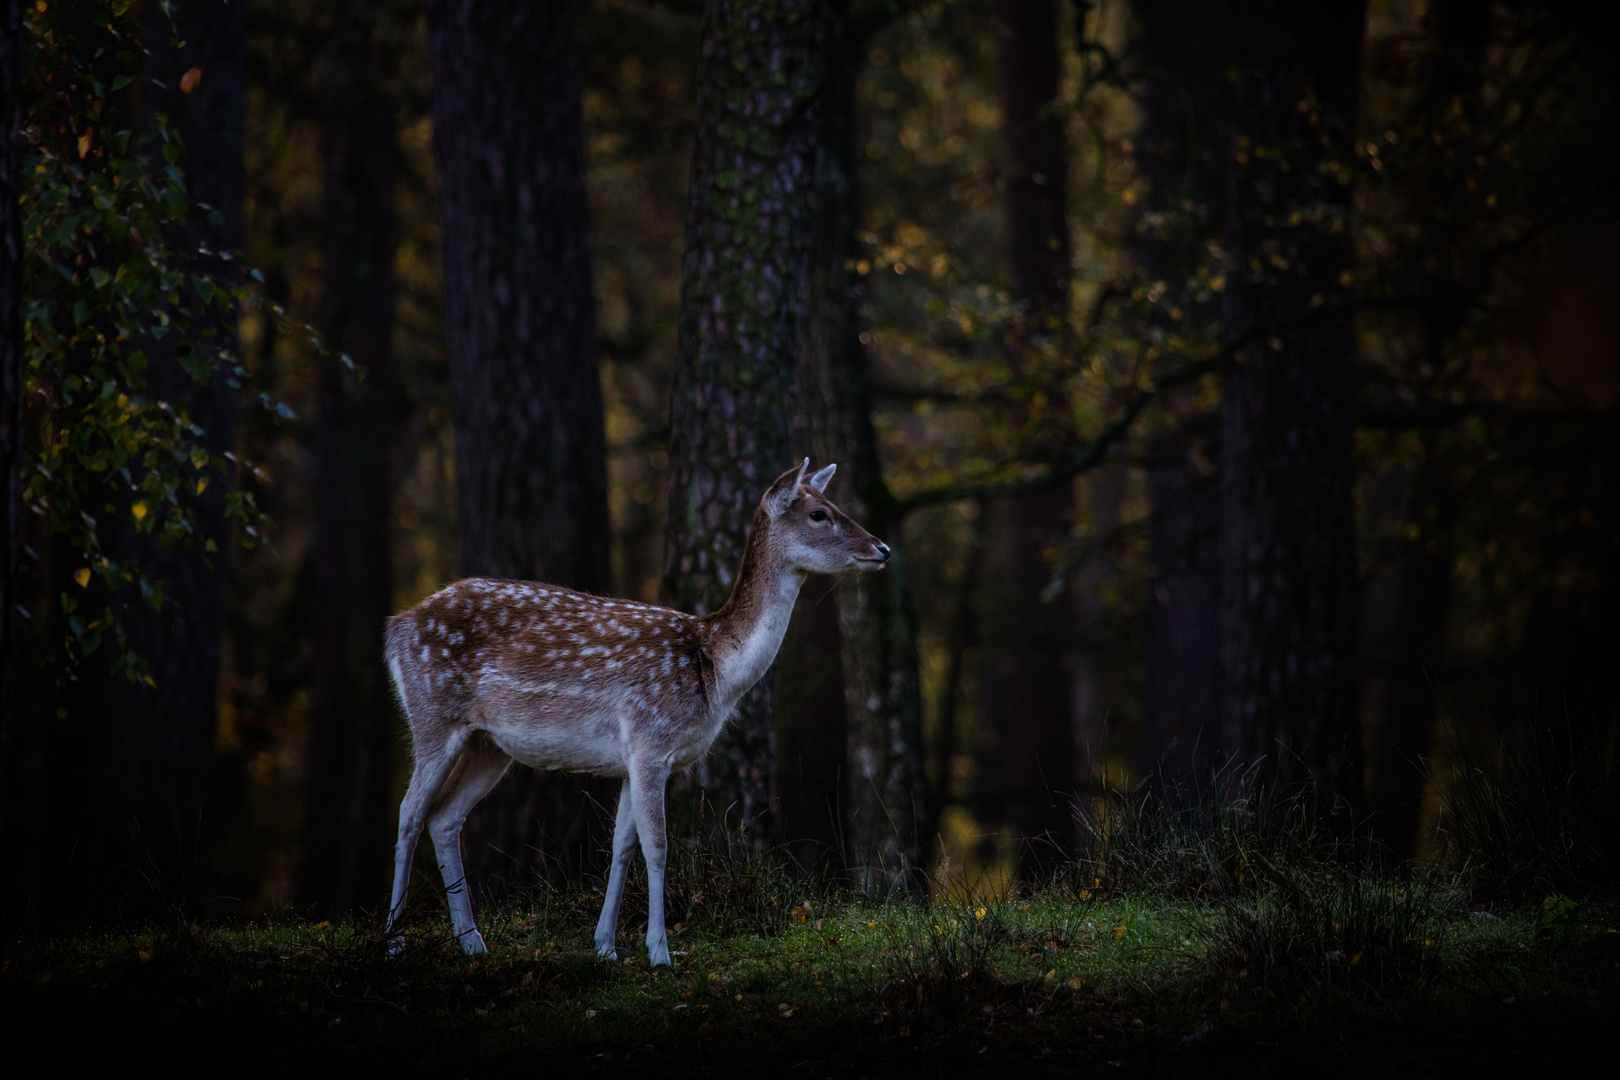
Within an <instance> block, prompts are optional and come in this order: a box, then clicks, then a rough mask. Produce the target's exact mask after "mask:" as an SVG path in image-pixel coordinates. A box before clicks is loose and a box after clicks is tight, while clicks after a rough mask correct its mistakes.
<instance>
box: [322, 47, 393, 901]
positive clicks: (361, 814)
mask: <svg viewBox="0 0 1620 1080" xmlns="http://www.w3.org/2000/svg"><path fill="white" fill-rule="evenodd" d="M379 53H380V46H379V45H378V44H376V43H375V42H374V41H373V28H372V26H371V24H370V23H369V22H367V21H365V20H364V19H355V18H353V17H352V16H351V18H350V19H348V20H345V21H344V22H343V23H342V24H340V27H339V29H338V30H337V31H336V35H335V40H334V41H333V42H332V45H331V48H330V55H329V56H328V58H327V63H328V65H329V70H328V71H327V73H326V75H325V78H324V80H323V95H322V96H323V99H324V102H325V111H324V113H323V115H322V119H321V122H322V146H321V150H322V158H323V165H324V176H323V180H324V184H325V211H326V251H325V265H324V281H323V290H324V296H323V297H322V311H321V333H322V336H323V338H324V340H325V343H326V345H327V346H328V347H329V348H330V349H332V350H334V351H341V352H344V353H347V354H348V355H349V356H351V357H353V359H354V362H355V364H356V365H357V367H358V368H359V371H360V373H361V375H362V376H363V379H362V380H361V381H356V378H355V376H353V375H351V374H349V373H347V372H346V371H345V369H344V368H343V367H341V366H340V365H338V364H337V363H335V362H331V361H328V362H326V363H324V364H323V365H322V368H321V372H320V380H321V382H320V415H319V417H318V419H317V421H316V435H315V457H316V463H315V473H316V476H315V483H316V489H317V491H316V499H315V502H316V524H315V553H314V560H315V567H314V570H315V573H314V578H315V588H314V595H313V597H312V601H313V607H314V612H313V624H314V625H313V631H314V658H313V659H314V667H315V671H314V684H315V686H314V700H313V702H312V705H311V709H310V743H309V758H308V761H309V764H308V770H309V771H308V776H309V779H308V781H307V786H306V788H305V803H304V806H305V811H304V846H303V865H302V867H301V868H300V873H299V882H298V891H299V895H300V901H301V904H302V905H303V906H304V907H306V908H307V907H308V906H309V905H311V904H314V905H317V906H318V907H319V908H320V909H322V910H323V911H326V912H339V911H344V910H347V909H350V908H353V907H354V906H356V905H358V904H362V903H365V902H368V901H374V900H376V899H377V897H379V896H380V895H381V891H380V890H381V889H382V888H383V886H384V883H385V882H386V880H387V871H388V868H389V866H390V865H391V864H392V861H393V860H392V857H391V856H392V840H393V836H392V832H393V829H392V821H393V810H394V808H393V807H392V806H391V805H390V796H391V794H392V779H393V775H392V774H393V765H394V757H395V751H394V746H395V743H396V741H397V740H396V738H395V713H394V706H393V701H392V691H391V690H390V688H389V684H388V674H387V672H386V671H385V670H384V668H383V655H382V649H383V642H382V629H383V621H384V620H385V619H386V618H387V617H388V615H389V614H390V612H391V611H392V608H393V581H392V573H391V572H390V571H391V566H390V550H389V541H388V524H389V508H390V502H391V498H390V497H391V494H392V490H393V484H392V473H393V471H394V470H393V469H392V467H391V464H390V462H389V460H388V449H389V431H390V417H391V411H392V406H393V371H392V367H393V348H392V340H391V337H392V334H393V329H394V296H395V287H394V249H395V246H396V236H397V232H396V227H395V217H394V187H395V183H396V181H397V178H398V175H399V169H400V161H399V147H398V142H397V139H396V136H395V131H394V102H393V99H392V98H391V97H390V96H388V95H387V94H386V93H384V92H383V90H382V89H381V88H382V86H384V85H386V79H387V78H388V75H389V72H388V71H387V65H388V63H389V61H388V58H386V57H383V56H381V55H379Z"/></svg>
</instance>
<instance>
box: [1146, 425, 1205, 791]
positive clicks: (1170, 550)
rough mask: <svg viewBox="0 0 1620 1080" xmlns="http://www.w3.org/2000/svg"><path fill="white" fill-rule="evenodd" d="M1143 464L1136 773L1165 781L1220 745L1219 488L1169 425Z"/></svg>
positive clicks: (1189, 773) (1190, 775) (1182, 776)
mask: <svg viewBox="0 0 1620 1080" xmlns="http://www.w3.org/2000/svg"><path fill="white" fill-rule="evenodd" d="M1165 443H1166V445H1164V446H1162V447H1160V448H1159V453H1158V454H1157V455H1155V460H1154V461H1153V463H1152V465H1151V466H1150V467H1149V469H1148V499H1149V501H1150V503H1151V507H1152V509H1151V511H1150V512H1151V513H1152V515H1153V517H1152V524H1151V531H1150V533H1149V536H1148V564H1149V565H1150V566H1151V567H1152V568H1153V576H1152V578H1151V580H1150V581H1149V582H1148V595H1147V620H1146V622H1147V625H1146V638H1147V640H1146V648H1145V650H1144V656H1143V671H1142V677H1143V685H1142V739H1141V744H1142V745H1141V758H1140V767H1141V769H1142V771H1143V774H1144V775H1146V776H1153V777H1158V778H1162V779H1163V780H1164V781H1165V782H1166V783H1167V785H1168V786H1169V787H1170V788H1172V789H1173V788H1174V787H1175V786H1176V785H1178V784H1181V783H1186V782H1189V781H1193V782H1196V781H1197V780H1198V779H1200V778H1201V774H1202V773H1204V772H1205V770H1206V768H1207V766H1208V765H1210V764H1211V763H1213V762H1214V761H1215V760H1216V759H1217V757H1218V755H1219V753H1220V742H1221V705H1220V703H1221V696H1220V688H1221V640H1220V615H1221V607H1220V569H1221V568H1220V542H1219V539H1220V538H1219V534H1218V532H1217V531H1216V528H1215V526H1216V523H1218V522H1219V521H1220V516H1221V503H1220V492H1219V490H1218V488H1217V486H1216V481H1215V480H1214V478H1212V477H1208V476H1205V475H1204V474H1203V473H1202V472H1200V471H1199V469H1198V467H1197V466H1196V465H1194V464H1193V463H1192V462H1191V461H1189V460H1188V457H1187V452H1186V450H1187V448H1186V445H1185V440H1183V439H1182V438H1181V437H1179V436H1176V435H1172V437H1170V438H1168V439H1166V440H1165Z"/></svg>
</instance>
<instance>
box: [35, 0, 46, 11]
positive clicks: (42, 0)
mask: <svg viewBox="0 0 1620 1080" xmlns="http://www.w3.org/2000/svg"><path fill="white" fill-rule="evenodd" d="M34 6H35V7H36V8H38V9H39V10H40V12H41V14H43V13H44V11H45V0H39V3H37V4H35V5H34Z"/></svg>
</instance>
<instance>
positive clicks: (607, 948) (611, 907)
mask: <svg viewBox="0 0 1620 1080" xmlns="http://www.w3.org/2000/svg"><path fill="white" fill-rule="evenodd" d="M635 807H636V800H635V796H634V794H633V793H632V792H631V790H630V780H629V778H628V777H627V778H626V779H625V781H624V783H623V784H621V785H620V787H619V811H618V814H617V815H615V817H614V820H613V865H612V867H611V868H610V869H609V870H608V883H607V896H606V898H605V899H603V901H602V917H601V918H600V919H598V920H596V955H598V956H601V957H605V958H607V959H609V960H616V959H618V956H619V950H618V949H617V948H616V942H617V941H618V938H619V901H620V899H622V898H623V896H624V877H625V874H627V873H629V871H630V857H631V856H632V855H634V854H635V851H636V809H635Z"/></svg>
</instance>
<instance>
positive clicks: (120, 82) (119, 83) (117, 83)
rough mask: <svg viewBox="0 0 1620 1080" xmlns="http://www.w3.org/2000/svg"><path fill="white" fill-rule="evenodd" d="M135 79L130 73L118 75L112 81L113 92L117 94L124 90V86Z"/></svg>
mask: <svg viewBox="0 0 1620 1080" xmlns="http://www.w3.org/2000/svg"><path fill="white" fill-rule="evenodd" d="M133 81H134V80H132V79H131V78H130V77H129V76H128V75H120V76H118V77H117V78H116V79H114V80H113V81H112V92H113V93H115V94H116V93H117V92H118V91H120V90H122V89H123V88H124V87H126V86H128V85H129V84H130V83H131V82H133Z"/></svg>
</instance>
